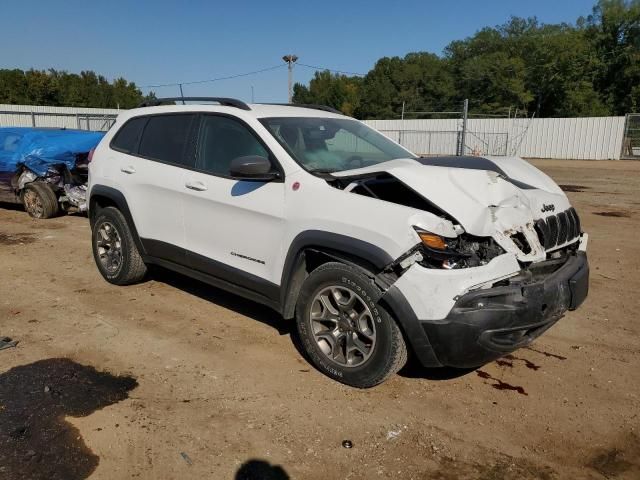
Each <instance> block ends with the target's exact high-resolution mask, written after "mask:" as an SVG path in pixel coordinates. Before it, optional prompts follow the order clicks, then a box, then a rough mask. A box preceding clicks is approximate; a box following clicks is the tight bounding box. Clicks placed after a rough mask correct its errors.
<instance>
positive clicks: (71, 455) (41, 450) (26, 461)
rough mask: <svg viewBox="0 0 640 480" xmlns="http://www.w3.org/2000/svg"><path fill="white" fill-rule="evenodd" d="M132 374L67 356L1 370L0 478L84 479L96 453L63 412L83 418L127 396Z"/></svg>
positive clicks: (95, 462)
mask: <svg viewBox="0 0 640 480" xmlns="http://www.w3.org/2000/svg"><path fill="white" fill-rule="evenodd" d="M137 385H138V384H137V382H136V380H135V379H134V378H132V377H127V376H113V375H111V374H109V373H104V372H98V371H96V370H95V369H94V368H93V367H89V366H85V365H80V364H78V363H75V362H73V361H72V360H69V359H66V358H53V359H48V360H41V361H38V362H35V363H31V364H29V365H22V366H19V367H15V368H12V369H11V370H9V371H7V372H5V373H3V374H0V478H7V479H29V480H39V479H43V480H44V479H47V480H82V479H85V478H88V477H89V475H91V473H92V472H93V471H94V470H95V469H96V467H97V466H98V463H99V460H100V459H99V457H98V456H96V455H94V454H93V452H92V451H91V450H89V448H88V447H87V446H86V445H85V443H84V441H83V440H82V437H81V436H80V432H79V431H78V430H77V429H76V428H75V427H73V426H72V425H71V424H69V423H68V422H66V421H65V416H72V417H84V416H87V415H90V414H91V413H93V412H95V411H96V410H100V409H102V408H104V407H106V406H108V405H112V404H114V403H117V402H120V401H122V400H124V399H125V398H127V396H128V392H129V391H130V390H132V389H134V388H135V387H136V386H137Z"/></svg>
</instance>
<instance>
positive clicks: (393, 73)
mask: <svg viewBox="0 0 640 480" xmlns="http://www.w3.org/2000/svg"><path fill="white" fill-rule="evenodd" d="M361 95H362V100H361V105H360V108H359V109H358V114H359V115H360V116H361V117H362V118H373V117H378V118H394V117H399V116H400V115H401V112H402V104H403V102H404V104H405V109H406V110H412V111H435V110H443V109H450V108H451V107H450V105H451V100H452V98H453V97H454V84H453V79H452V76H451V72H450V69H449V65H448V63H447V61H446V60H443V59H441V58H439V57H438V56H437V55H434V54H432V53H426V52H419V53H410V54H408V55H406V56H405V57H404V58H400V57H391V58H388V57H385V58H382V59H380V60H378V62H377V63H376V64H375V66H374V67H373V69H372V70H371V71H370V72H369V73H368V74H367V75H366V76H365V78H364V81H363V88H362V94H361Z"/></svg>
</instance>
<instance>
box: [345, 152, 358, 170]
mask: <svg viewBox="0 0 640 480" xmlns="http://www.w3.org/2000/svg"><path fill="white" fill-rule="evenodd" d="M356 162H357V165H353V164H354V163H356ZM344 163H345V165H346V166H347V167H348V170H351V169H354V168H360V167H362V157H361V156H360V155H351V156H350V157H349V158H347V159H346V160H345V161H344Z"/></svg>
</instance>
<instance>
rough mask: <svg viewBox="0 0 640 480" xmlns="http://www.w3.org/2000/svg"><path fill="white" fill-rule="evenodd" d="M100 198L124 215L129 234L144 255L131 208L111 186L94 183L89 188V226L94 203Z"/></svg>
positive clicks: (92, 215) (122, 196) (93, 216)
mask: <svg viewBox="0 0 640 480" xmlns="http://www.w3.org/2000/svg"><path fill="white" fill-rule="evenodd" d="M101 198H104V199H106V200H107V201H108V202H109V203H113V204H114V205H115V206H116V208H117V209H118V210H120V213H122V215H123V216H124V218H125V220H126V221H127V225H128V226H129V229H130V230H131V235H132V236H133V241H134V242H135V243H136V247H138V251H139V252H140V253H141V254H142V256H143V257H144V256H146V251H145V249H144V246H143V245H142V242H141V241H140V236H139V235H138V230H137V229H136V224H135V223H134V221H133V217H132V216H131V210H129V204H128V203H127V199H126V198H125V196H124V194H123V193H122V192H121V191H119V190H116V189H115V188H113V187H107V186H106V185H95V186H93V187H92V188H91V192H90V194H89V203H88V206H89V221H90V223H91V226H92V227H93V219H94V218H95V211H96V205H97V204H98V203H99V200H100V199H101Z"/></svg>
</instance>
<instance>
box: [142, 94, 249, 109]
mask: <svg viewBox="0 0 640 480" xmlns="http://www.w3.org/2000/svg"><path fill="white" fill-rule="evenodd" d="M170 102H174V104H175V102H182V103H183V104H184V102H216V103H219V104H220V105H224V106H225V107H236V108H240V109H242V110H251V108H250V107H249V105H247V104H246V103H244V102H243V101H242V100H237V99H235V98H227V97H167V98H156V99H154V100H147V101H146V102H142V103H141V104H140V105H138V107H155V106H158V105H166V104H170Z"/></svg>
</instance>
